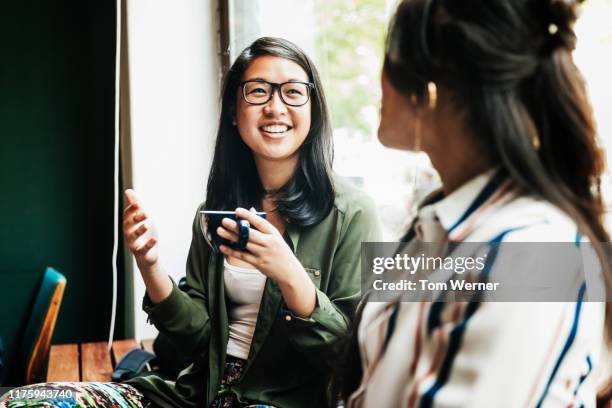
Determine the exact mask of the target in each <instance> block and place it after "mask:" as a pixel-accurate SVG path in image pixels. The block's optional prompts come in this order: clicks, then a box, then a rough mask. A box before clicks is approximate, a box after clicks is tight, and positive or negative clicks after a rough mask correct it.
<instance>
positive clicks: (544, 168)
mask: <svg viewBox="0 0 612 408" xmlns="http://www.w3.org/2000/svg"><path fill="white" fill-rule="evenodd" d="M577 7H578V2H577V1H574V0H463V1H455V0H404V1H402V2H401V3H400V4H399V5H398V8H397V10H396V13H395V15H394V17H393V19H392V21H391V23H390V26H389V31H388V34H387V40H386V50H385V60H384V67H383V70H384V72H385V74H386V77H387V78H388V80H389V81H390V83H391V85H392V86H393V87H394V88H395V89H397V90H399V91H400V92H402V93H404V94H406V95H408V96H410V95H415V96H416V97H417V101H418V102H419V103H420V104H423V105H425V104H427V95H428V93H427V82H428V81H433V82H434V83H436V84H437V85H438V88H439V89H440V88H442V89H444V88H446V89H450V90H452V92H453V96H454V103H455V107H456V108H457V109H458V111H459V112H461V114H462V117H463V118H464V120H465V124H466V126H467V127H468V128H470V129H471V130H472V131H474V133H475V134H476V135H478V137H479V142H480V143H481V144H482V147H483V148H484V149H485V150H486V151H488V152H489V154H490V155H491V157H492V158H493V160H494V161H495V162H497V163H499V164H500V165H501V166H502V168H503V169H504V171H505V172H506V173H508V174H509V175H510V177H512V178H513V179H514V180H515V181H516V182H517V183H518V184H519V186H520V187H521V188H522V190H523V191H525V192H526V193H527V194H530V195H533V196H536V197H539V198H541V199H543V200H545V201H547V202H549V203H552V204H553V205H555V206H557V207H558V208H559V209H561V210H562V211H563V212H565V213H566V214H568V215H569V216H570V217H571V218H572V219H573V220H575V222H576V223H577V225H578V228H579V230H580V232H581V233H582V234H583V235H585V236H587V237H588V238H589V239H590V240H591V242H592V243H593V245H594V247H595V248H596V250H597V253H598V255H599V258H600V261H601V264H602V268H603V269H604V276H605V281H606V287H607V288H608V290H610V288H611V287H612V271H611V266H610V258H609V255H607V254H606V252H605V249H604V245H603V243H605V242H608V241H609V240H610V237H609V235H608V233H607V232H606V230H605V228H604V225H603V217H604V209H605V207H604V203H603V199H602V196H601V190H600V177H601V174H602V172H603V170H604V156H603V151H602V149H600V148H599V147H598V145H597V141H596V133H595V123H594V119H593V113H592V108H591V106H590V104H589V102H588V99H587V94H586V89H585V84H584V81H583V78H582V76H581V74H580V72H579V70H578V69H577V67H576V66H575V65H574V62H573V59H572V54H571V53H572V50H573V49H574V47H575V42H576V36H575V34H574V31H573V25H574V22H575V20H576V18H577ZM607 295H608V296H609V292H608V294H607ZM606 315H607V316H606V327H607V332H611V331H612V313H611V308H610V304H608V307H607V313H606ZM352 345H353V350H355V343H354V338H353V343H352ZM356 368H357V370H354V372H357V373H358V372H359V368H358V367H356ZM349 371H350V370H347V373H346V374H347V375H346V376H345V378H344V379H343V384H342V388H343V395H345V396H347V395H349V394H350V392H351V391H352V390H353V389H355V387H356V386H357V385H358V381H359V379H358V378H356V376H355V375H352V376H351V375H350V372H349Z"/></svg>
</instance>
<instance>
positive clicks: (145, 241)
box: [123, 190, 159, 273]
mask: <svg viewBox="0 0 612 408" xmlns="http://www.w3.org/2000/svg"><path fill="white" fill-rule="evenodd" d="M125 198H126V199H127V202H128V204H129V205H128V206H127V207H126V208H125V210H123V236H124V238H125V242H126V243H127V246H128V248H129V249H130V251H132V253H133V254H134V258H136V263H137V264H138V268H139V269H140V271H141V272H142V273H147V272H148V271H151V270H153V269H154V268H155V267H156V266H157V261H158V258H159V255H158V251H157V232H156V231H155V228H154V227H153V225H152V224H151V221H150V220H149V218H148V217H147V214H146V213H145V211H144V210H143V209H142V206H141V205H140V201H139V200H138V198H137V197H136V193H135V192H134V190H125Z"/></svg>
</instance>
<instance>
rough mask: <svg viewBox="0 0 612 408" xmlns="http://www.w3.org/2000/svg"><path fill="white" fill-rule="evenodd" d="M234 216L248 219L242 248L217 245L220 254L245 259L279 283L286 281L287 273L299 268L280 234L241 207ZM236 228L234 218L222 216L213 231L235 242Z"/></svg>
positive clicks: (266, 222)
mask: <svg viewBox="0 0 612 408" xmlns="http://www.w3.org/2000/svg"><path fill="white" fill-rule="evenodd" d="M236 218H237V219H238V220H246V221H248V222H249V224H250V226H251V228H249V234H248V242H247V243H246V246H245V251H241V250H237V249H235V248H230V247H229V246H228V245H221V246H220V247H219V249H220V251H221V252H222V253H223V254H224V255H226V256H231V257H234V258H238V259H240V260H241V261H244V262H248V263H249V264H251V265H253V267H255V268H257V269H258V270H259V271H260V272H261V273H263V274H264V275H266V276H268V277H269V278H271V279H273V280H275V281H276V282H277V283H279V284H280V283H284V282H288V281H289V280H290V279H291V276H290V274H291V273H293V272H295V271H297V270H303V267H302V265H301V263H300V262H299V260H298V259H297V258H296V257H295V254H294V253H293V251H291V248H290V247H289V245H287V242H285V239H284V238H283V236H282V235H281V234H280V232H279V231H278V230H277V229H276V228H275V227H274V226H273V225H272V224H271V223H270V222H269V221H268V220H266V219H264V218H261V217H260V216H258V215H256V213H254V212H252V211H248V210H246V209H244V208H238V209H236ZM240 228H241V227H240V225H239V223H237V222H236V221H235V220H232V219H230V218H223V220H222V221H221V226H220V227H218V228H217V234H219V236H220V237H222V238H224V239H226V240H229V241H231V242H238V240H239V234H240Z"/></svg>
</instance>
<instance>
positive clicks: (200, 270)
mask: <svg viewBox="0 0 612 408" xmlns="http://www.w3.org/2000/svg"><path fill="white" fill-rule="evenodd" d="M335 189H336V198H335V203H334V206H333V208H332V210H331V212H330V213H329V214H328V215H327V217H325V218H324V219H323V220H322V221H321V222H320V223H319V224H317V225H315V226H313V227H310V228H306V229H296V228H292V227H291V226H290V225H289V226H287V235H288V238H289V240H290V244H292V247H293V249H294V252H295V254H296V256H297V258H298V259H299V260H300V262H301V263H302V265H303V266H304V268H305V269H306V272H307V273H308V274H309V276H310V277H311V278H312V281H313V282H314V284H315V286H316V287H317V305H316V308H315V310H314V312H313V313H312V315H311V316H310V317H309V318H307V319H302V318H299V317H297V316H295V315H293V314H292V313H291V312H290V311H289V310H288V309H287V307H286V305H285V304H284V301H283V298H282V294H281V291H280V289H279V287H278V285H277V284H276V283H275V282H273V281H272V280H271V279H267V280H266V284H265V289H264V293H263V297H262V300H261V306H260V309H259V314H258V317H257V324H256V328H255V333H254V335H253V340H252V344H251V350H250V353H249V357H248V360H247V367H246V371H245V372H244V374H243V376H242V378H241V379H240V381H239V382H238V383H237V384H235V385H233V386H232V387H231V389H232V391H233V392H235V393H236V394H237V396H238V398H239V399H240V400H244V401H248V402H251V403H256V402H259V403H263V404H270V405H274V406H277V407H282V408H286V407H291V408H293V407H308V408H310V407H321V406H324V405H325V404H326V402H325V401H326V398H327V397H328V385H329V380H330V373H331V367H330V362H332V361H333V353H334V352H335V350H334V344H335V342H336V340H338V339H339V338H340V337H342V336H344V335H345V334H346V332H347V329H348V327H349V323H350V321H351V319H352V316H353V312H354V309H355V307H356V305H357V303H358V302H359V299H360V282H361V278H360V276H361V275H360V272H361V269H360V268H361V266H360V265H361V262H360V252H361V242H362V241H376V240H377V238H378V233H379V229H378V222H377V220H378V218H377V216H376V214H375V207H374V205H373V202H372V200H371V199H370V198H369V197H367V196H366V195H365V194H364V193H362V192H360V191H359V190H357V189H355V188H353V187H351V186H350V185H349V184H348V183H347V182H346V181H341V180H338V179H336V181H335ZM221 256H222V255H215V254H213V253H212V252H211V250H210V248H209V246H208V245H207V243H206V241H205V240H204V237H203V236H202V232H201V229H200V217H199V214H197V215H196V218H195V221H194V223H193V239H192V242H191V248H190V251H189V256H188V259H187V283H188V285H189V287H190V290H189V291H188V293H184V292H182V291H180V290H179V289H178V288H177V287H176V285H174V287H173V289H172V292H171V293H170V296H169V297H168V298H166V299H165V300H163V301H162V302H160V303H159V304H157V305H153V304H152V303H151V302H150V301H149V299H148V298H147V296H146V295H145V299H144V302H143V309H144V310H145V311H146V312H147V313H148V315H149V319H150V321H151V322H152V323H153V324H154V325H155V326H156V327H157V329H158V330H159V331H160V332H163V333H165V334H167V335H168V336H170V338H172V340H173V342H174V343H175V344H176V345H177V346H178V347H179V348H180V350H181V351H183V352H185V353H189V354H190V355H192V356H193V358H194V363H193V364H192V365H190V366H189V367H188V368H186V369H185V370H184V371H182V372H181V373H180V375H179V378H178V379H177V381H176V383H174V382H169V381H163V380H162V379H160V378H159V377H144V378H137V379H133V380H130V381H128V383H129V384H131V385H133V386H135V387H136V388H137V389H139V390H140V391H141V392H142V393H143V394H144V395H145V396H146V397H147V398H148V399H150V400H151V401H153V402H154V403H156V404H158V405H159V406H162V407H208V405H209V404H210V402H211V401H212V400H213V399H214V397H215V396H216V395H217V392H218V390H219V385H220V383H221V376H222V373H223V369H222V368H223V367H224V365H225V350H226V347H227V342H228V336H229V334H228V333H229V323H228V310H227V307H228V304H227V303H226V300H225V289H224V284H223V275H222V274H223V262H222V257H221Z"/></svg>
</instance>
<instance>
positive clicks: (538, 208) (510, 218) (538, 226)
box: [487, 195, 578, 242]
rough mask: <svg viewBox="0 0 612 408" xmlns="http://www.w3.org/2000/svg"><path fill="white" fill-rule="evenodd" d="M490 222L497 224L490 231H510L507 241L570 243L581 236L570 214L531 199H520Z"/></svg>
mask: <svg viewBox="0 0 612 408" xmlns="http://www.w3.org/2000/svg"><path fill="white" fill-rule="evenodd" d="M489 218H490V220H492V221H493V222H491V223H490V226H489V228H490V229H493V230H499V231H501V230H504V231H510V232H509V233H508V234H507V235H506V237H505V238H504V241H515V242H566V241H574V240H575V239H576V236H577V232H578V227H577V224H576V222H575V221H574V220H573V219H572V218H571V217H570V216H569V215H568V214H566V213H565V212H564V211H562V210H561V209H560V208H558V207H557V206H555V205H554V204H551V203H549V202H547V201H544V200H542V199H539V198H538V197H534V196H531V195H520V196H517V197H516V198H514V199H513V200H510V201H509V202H507V203H506V204H505V205H503V206H501V207H499V208H498V209H497V210H496V211H494V212H493V213H492V214H491V215H490V217H489ZM489 228H487V229H489ZM499 231H498V232H499Z"/></svg>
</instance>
